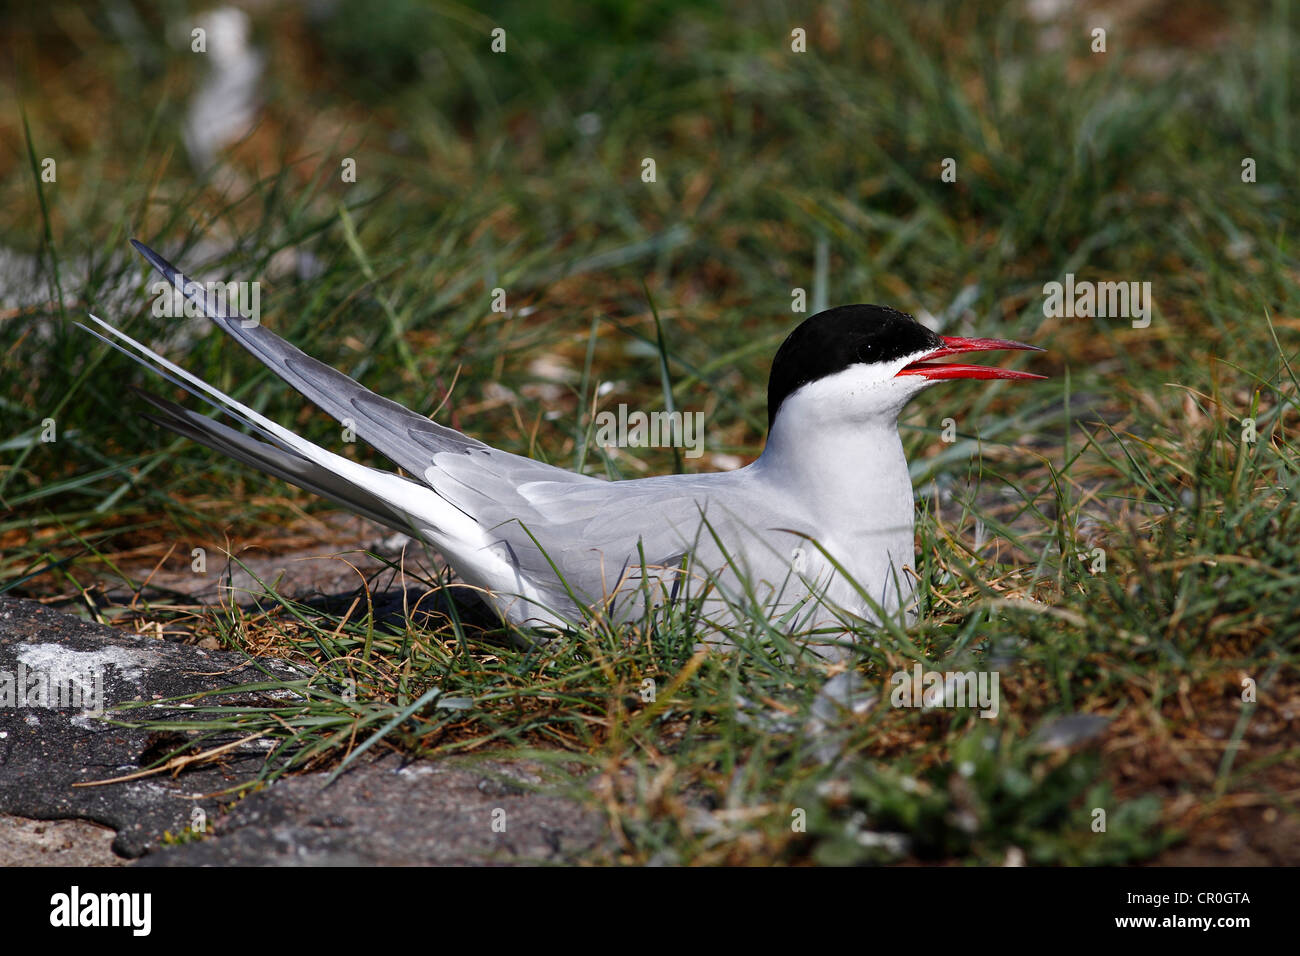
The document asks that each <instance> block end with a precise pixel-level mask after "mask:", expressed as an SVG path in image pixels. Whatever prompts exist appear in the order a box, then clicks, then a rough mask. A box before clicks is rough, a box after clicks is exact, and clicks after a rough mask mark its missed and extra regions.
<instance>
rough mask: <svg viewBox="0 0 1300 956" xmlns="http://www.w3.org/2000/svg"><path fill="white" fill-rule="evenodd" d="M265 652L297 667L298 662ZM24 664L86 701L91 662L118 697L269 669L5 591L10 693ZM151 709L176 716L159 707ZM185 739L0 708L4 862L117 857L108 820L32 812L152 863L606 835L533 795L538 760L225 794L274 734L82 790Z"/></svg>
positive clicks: (472, 853) (572, 840)
mask: <svg viewBox="0 0 1300 956" xmlns="http://www.w3.org/2000/svg"><path fill="white" fill-rule="evenodd" d="M262 663H263V665H264V666H266V665H267V664H268V662H266V661H263V662H262ZM269 664H270V665H271V666H273V667H275V668H276V669H277V670H278V671H279V672H281V673H283V674H284V676H292V673H293V672H292V670H291V669H290V668H289V667H288V665H286V664H283V663H282V662H269ZM20 667H21V668H23V669H25V670H26V673H27V674H28V675H29V677H28V679H29V680H30V675H31V674H33V673H44V674H49V675H50V676H51V679H52V680H53V681H56V682H59V681H63V682H65V684H66V686H71V684H70V683H67V682H69V681H72V680H76V679H77V678H78V675H82V678H83V682H84V683H86V684H87V685H88V690H89V692H90V698H91V700H90V702H91V703H93V702H94V701H93V698H94V695H95V689H94V686H93V683H92V682H90V681H89V680H88V679H85V678H84V675H86V674H87V672H88V671H90V670H91V669H92V668H94V669H97V671H98V673H99V674H101V675H102V693H103V698H104V701H105V702H106V704H107V706H109V707H112V706H114V705H116V704H120V703H122V702H124V701H132V700H141V701H147V700H155V701H160V700H162V699H164V698H169V697H174V696H179V695H183V694H189V693H193V692H195V691H200V690H213V689H217V688H220V687H226V686H230V685H233V684H237V683H240V682H241V681H252V680H255V679H258V678H260V676H261V674H260V672H259V671H258V670H257V669H256V668H254V667H253V666H252V665H251V664H249V663H248V662H247V661H246V660H245V659H244V658H243V657H242V656H241V655H238V654H235V653H231V652H225V651H205V650H202V649H200V648H198V647H194V646H191V645H187V644H181V643H177V642H173V641H167V640H162V639H159V638H157V637H152V636H144V635H136V634H131V633H129V632H124V631H121V630H115V629H112V628H108V627H104V626H101V625H98V624H94V623H91V622H88V621H83V620H81V619H79V618H75V617H71V616H69V615H65V614H61V613H59V612H57V611H54V610H52V609H50V608H46V607H44V606H42V605H40V604H36V603H33V602H30V601H21V600H14V599H8V598H0V684H2V682H3V681H4V680H5V679H6V673H7V674H8V680H9V681H10V689H11V693H12V690H13V688H14V686H15V685H16V678H17V676H18V675H19V673H21V670H20ZM38 683H39V682H38ZM20 703H21V702H20ZM82 703H85V701H82ZM145 712H146V713H148V714H150V716H156V717H161V716H165V715H167V714H168V713H179V711H177V710H176V708H175V706H174V705H165V704H161V703H159V704H157V705H155V706H154V707H149V708H146V709H145ZM176 743H177V742H176V741H173V740H170V739H167V738H165V737H161V736H160V735H159V734H157V733H156V732H151V731H150V730H148V729H132V728H124V727H118V726H114V725H112V724H111V723H107V722H105V721H104V720H101V719H97V718H96V717H94V716H93V715H92V714H90V713H88V712H87V711H85V710H84V709H83V708H82V707H80V706H75V707H46V706H4V707H3V708H0V826H4V827H8V828H9V830H10V831H12V832H14V833H22V834H26V835H27V837H29V838H25V839H22V840H17V839H15V840H0V865H12V864H16V863H20V862H24V863H32V862H35V861H36V860H38V859H39V860H45V861H47V862H50V863H55V864H75V865H93V864H100V865H102V864H104V863H107V862H111V861H109V860H107V859H105V857H104V855H103V852H102V847H99V848H98V849H97V847H96V844H97V843H98V844H102V843H103V842H104V834H103V831H102V830H100V829H99V828H97V827H87V828H81V829H78V828H73V827H70V826H59V827H56V828H54V829H53V830H52V829H50V828H48V827H46V828H44V829H41V828H40V827H39V826H38V825H37V823H36V822H35V821H61V820H81V821H91V822H92V823H95V824H100V825H102V826H106V827H110V828H112V829H113V830H115V831H116V837H115V838H114V839H113V841H112V850H113V853H115V854H116V855H117V856H118V857H126V858H138V857H143V860H142V862H144V863H145V864H147V865H201V864H222V865H236V864H243V865H266V864H290V865H301V864H307V865H311V864H434V863H455V864H466V863H477V862H498V863H500V862H542V861H553V862H561V861H565V862H571V861H573V860H575V859H577V858H578V857H579V856H581V855H582V854H584V853H586V852H589V851H592V850H593V849H596V848H598V847H599V846H601V845H602V844H603V843H604V841H605V840H606V839H607V834H608V829H607V827H606V826H605V825H604V821H603V819H602V817H601V815H600V814H598V813H595V812H593V811H591V810H589V809H587V808H586V807H584V805H583V804H581V803H579V802H577V801H574V800H570V799H566V798H563V797H560V796H554V795H547V794H545V793H543V792H538V790H537V789H536V785H537V784H538V783H539V781H538V778H536V777H535V776H533V775H532V774H531V773H530V771H529V769H528V768H525V767H523V766H522V765H515V764H506V763H500V762H496V763H484V764H476V765H473V766H465V765H456V766H453V765H452V764H450V763H448V762H446V761H416V762H409V763H406V764H405V765H403V763H402V762H401V761H399V760H398V759H397V758H396V757H394V756H391V755H390V756H387V757H377V758H375V759H373V760H371V761H369V762H368V763H363V764H361V765H360V766H358V767H356V768H355V769H353V770H350V771H349V772H348V773H346V774H344V775H343V776H342V777H341V778H340V779H338V780H337V781H336V782H335V783H334V784H332V785H330V786H325V778H324V776H323V775H320V774H307V775H302V776H297V777H285V778H280V779H279V780H277V781H275V782H274V783H272V784H270V785H269V786H267V787H265V788H264V789H262V790H259V791H256V792H253V793H252V794H251V795H249V796H246V797H244V798H243V799H242V800H239V799H237V797H236V796H234V795H232V794H231V793H230V792H226V793H224V794H222V795H220V796H217V795H216V794H217V793H218V792H219V791H230V790H231V788H232V787H237V786H238V785H239V784H241V783H245V782H248V781H250V780H252V779H253V778H254V777H255V776H256V774H257V771H258V769H259V768H260V767H261V765H262V760H263V756H264V752H265V746H266V745H265V742H263V741H255V742H253V743H252V744H247V745H244V746H242V747H240V748H239V749H236V750H234V751H232V752H231V753H230V754H229V755H228V757H227V759H225V760H223V761H222V762H220V763H216V764H208V765H204V766H201V767H196V768H194V769H190V770H186V771H185V772H183V773H181V774H180V775H179V776H178V777H176V778H172V777H171V776H170V775H168V774H157V775H154V776H150V777H146V778H144V779H139V780H132V781H127V782H122V783H113V784H109V785H106V786H94V787H74V786H73V784H76V783H86V782H91V781H97V780H106V779H109V778H113V777H119V776H123V775H127V774H130V773H134V772H138V771H140V770H141V769H142V766H143V765H144V764H147V763H149V762H150V761H151V760H153V759H155V758H156V756H158V755H160V754H161V753H166V752H168V751H169V750H170V749H172V748H173V747H175V746H176ZM212 745H213V743H212V742H210V741H209V742H205V744H204V746H205V747H207V746H212ZM259 745H261V746H259ZM196 818H198V819H201V820H202V822H203V824H204V831H205V833H206V835H205V836H203V837H202V838H199V839H194V838H193V830H192V827H191V823H192V821H194V820H195V819H196ZM38 829H41V832H39V833H37V832H36V831H37V830H38ZM168 833H170V834H172V838H171V839H167V838H166V837H165V835H166V834H168ZM177 838H179V839H180V841H181V842H179V843H177Z"/></svg>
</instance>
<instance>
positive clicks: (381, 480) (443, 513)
mask: <svg viewBox="0 0 1300 956" xmlns="http://www.w3.org/2000/svg"><path fill="white" fill-rule="evenodd" d="M90 320H91V321H92V322H94V323H95V324H96V325H97V326H99V328H100V329H101V330H102V333H101V332H99V331H96V330H95V329H92V328H89V327H87V326H84V325H83V326H81V328H83V329H85V330H86V331H87V332H89V333H90V334H92V335H94V336H95V337H96V338H98V339H100V340H101V341H103V342H106V343H107V344H109V345H111V346H112V347H113V348H115V349H117V350H118V351H120V352H122V353H124V354H125V355H127V356H129V357H130V358H131V359H133V360H134V361H136V362H139V363H140V364H141V365H143V366H145V367H146V368H148V369H149V370H150V371H152V372H154V373H155V374H157V375H159V376H161V377H162V378H165V379H167V380H168V381H170V382H172V383H173V384H175V385H178V386H180V387H181V388H183V389H185V390H186V391H187V392H189V393H190V394H191V395H194V396H196V397H198V398H201V399H202V400H204V401H206V402H208V403H209V404H210V405H212V406H214V407H215V408H217V409H218V410H220V411H221V412H223V413H225V414H227V415H229V416H230V417H232V418H234V419H236V420H237V421H240V422H242V423H243V424H245V425H247V426H248V427H250V428H252V429H253V430H254V431H255V432H256V433H257V435H258V436H259V438H260V439H263V440H260V441H259V440H258V439H254V438H250V437H248V436H246V435H243V434H241V433H240V432H237V431H235V430H234V429H232V428H229V427H227V426H225V425H222V424H221V423H219V422H216V421H214V420H212V419H210V418H207V417H205V416H202V415H197V414H195V413H193V412H188V411H186V410H185V409H182V408H180V406H177V405H174V404H172V403H171V402H168V401H166V400H165V399H161V398H157V397H156V396H152V395H150V396H148V399H149V402H150V404H151V405H152V406H153V407H154V408H155V409H156V411H157V413H156V414H155V415H154V416H153V418H154V420H155V421H158V422H159V423H160V424H163V425H165V426H166V427H168V428H171V429H173V430H175V431H178V432H180V433H181V434H183V435H186V436H187V437H190V438H194V439H195V440H196V441H199V442H201V443H202V444H204V445H207V446H208V447H210V448H214V449H216V450H218V451H220V452H222V453H223V454H229V455H231V456H232V457H233V458H236V459H237V460H239V461H243V462H247V463H248V464H250V465H253V466H254V467H255V468H258V469H260V470H262V471H265V472H267V473H268V474H271V475H274V476H276V477H280V478H284V479H285V480H287V481H290V482H292V483H294V484H297V485H299V486H301V487H303V488H305V489H307V490H308V491H312V492H314V493H316V494H320V495H322V496H323V497H325V498H328V499H330V500H332V501H335V502H337V503H338V504H340V505H342V506H344V507H345V508H349V509H352V510H354V511H357V513H359V514H362V515H365V516H366V517H373V518H375V520H377V521H380V522H381V523H383V524H385V525H388V526H390V527H394V528H397V529H399V530H402V531H410V530H412V529H413V528H414V529H415V530H417V531H418V532H421V533H422V535H423V533H427V532H433V533H435V534H445V535H447V536H449V538H450V539H453V540H462V541H465V542H474V541H476V540H477V539H478V538H479V537H481V534H482V531H481V529H480V528H479V526H478V524H477V523H476V522H475V521H474V520H473V519H472V518H470V517H469V516H467V515H466V514H464V513H463V512H462V511H460V510H459V509H457V508H455V507H453V506H452V505H450V504H449V503H448V502H446V501H445V500H444V499H442V498H441V497H439V496H438V494H437V493H436V492H435V491H434V490H433V489H432V488H429V487H428V486H426V485H422V484H419V483H417V482H415V481H412V480H411V479H409V478H404V477H402V476H401V475H396V474H392V473H390V472H386V471H379V470H378V469H375V468H371V467H369V466H367V465H363V464H360V463H359V462H355V461H352V460H351V459H349V458H344V457H343V456H342V455H337V454H335V453H334V452H331V451H328V450H326V449H324V448H322V447H320V446H319V445H316V444H314V443H313V442H310V441H308V440H307V439H305V438H303V437H301V436H299V435H295V434H294V433H293V432H292V431H290V430H289V429H287V428H284V427H283V426H281V425H279V424H277V423H276V422H273V421H272V420H271V419H269V418H267V417H266V416H265V415H262V414H261V413H260V412H257V411H254V410H253V409H252V408H249V407H248V406H247V405H244V404H243V403H241V402H239V401H237V400H235V399H234V398H232V397H231V396H229V395H227V394H226V393H225V392H223V391H221V390H220V389H218V388H215V387H213V386H212V385H209V384H208V383H207V382H205V381H203V380H202V379H201V378H198V377H197V376H195V375H192V374H191V373H189V372H187V371H185V369H183V368H181V367H180V366H178V365H176V364H175V363H173V362H170V361H168V360H167V359H165V358H163V357H162V356H161V355H159V354H158V353H157V352H155V351H154V350H153V349H151V348H149V347H148V346H146V345H143V344H141V343H140V342H138V341H136V340H135V339H133V338H132V337H131V336H129V335H127V334H126V333H125V332H122V331H121V330H120V329H116V328H114V327H113V326H111V325H109V324H108V323H107V322H105V321H103V320H102V319H100V318H98V317H96V316H94V315H91V316H90ZM103 333H106V334H103Z"/></svg>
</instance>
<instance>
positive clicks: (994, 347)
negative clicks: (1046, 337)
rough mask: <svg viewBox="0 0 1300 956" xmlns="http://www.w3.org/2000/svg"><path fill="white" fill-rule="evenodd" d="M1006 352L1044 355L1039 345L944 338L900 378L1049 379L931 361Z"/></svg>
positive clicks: (909, 366) (905, 368) (1025, 373)
mask: <svg viewBox="0 0 1300 956" xmlns="http://www.w3.org/2000/svg"><path fill="white" fill-rule="evenodd" d="M1003 349H1017V350H1019V351H1022V352H1042V351H1045V350H1044V349H1040V348H1039V347H1038V346H1037V345H1026V344H1025V343H1024V342H1012V341H1010V340H1009V339H965V338H962V337H960V336H957V335H945V336H944V337H943V347H942V348H938V349H935V350H934V351H933V352H930V353H928V354H927V355H923V356H921V361H919V362H913V363H912V364H911V365H905V366H904V367H903V368H902V369H901V370H900V371H899V372H898V374H899V375H924V376H925V377H926V378H928V379H933V380H936V381H937V380H938V379H943V378H1010V379H1016V380H1019V381H1028V380H1032V379H1040V378H1047V376H1046V375H1035V374H1034V373H1033V372H1017V371H1015V370H1014V369H1009V368H998V367H997V366H990V365H959V364H953V363H946V362H932V361H930V360H931V359H937V358H943V357H944V356H946V355H961V354H963V353H965V352H994V351H999V350H1003Z"/></svg>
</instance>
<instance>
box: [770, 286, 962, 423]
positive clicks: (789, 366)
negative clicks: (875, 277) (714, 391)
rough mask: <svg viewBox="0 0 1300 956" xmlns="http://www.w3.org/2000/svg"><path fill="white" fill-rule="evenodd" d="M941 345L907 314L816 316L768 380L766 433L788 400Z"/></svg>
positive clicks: (789, 343) (865, 311) (874, 308)
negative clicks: (856, 369) (856, 368)
mask: <svg viewBox="0 0 1300 956" xmlns="http://www.w3.org/2000/svg"><path fill="white" fill-rule="evenodd" d="M942 345H943V339H942V338H941V337H940V336H939V334H938V333H937V332H931V331H930V330H929V329H927V328H926V327H925V326H924V325H922V324H921V323H920V322H918V321H916V319H914V318H912V317H911V316H910V315H908V314H907V313H906V312H899V311H898V310H897V309H891V308H888V307H887V306H883V305H841V306H838V307H836V308H834V309H827V310H826V311H825V312H818V313H817V314H816V315H814V316H810V317H809V318H807V319H805V320H804V321H803V322H802V323H800V324H799V327H798V328H796V329H795V330H794V331H793V332H791V333H790V334H789V335H788V336H786V340H785V341H784V342H782V343H781V347H780V348H779V349H777V350H776V357H775V358H774V359H772V373H771V375H770V376H769V378H768V380H767V428H768V431H771V430H772V422H774V421H776V413H777V410H778V409H779V408H780V407H781V403H782V402H784V401H785V400H786V399H787V398H788V397H789V396H790V395H792V394H794V393H795V392H797V391H798V390H799V389H801V388H803V387H804V386H805V385H807V384H808V383H809V382H815V381H817V380H818V379H819V378H825V377H826V376H827V375H834V374H835V373H836V372H842V371H844V369H846V368H848V367H849V366H850V365H859V364H863V363H866V364H871V363H873V362H892V361H894V360H895V359H900V358H903V357H904V356H905V355H915V354H916V353H917V352H924V351H928V350H930V349H937V348H939V347H941V346H942Z"/></svg>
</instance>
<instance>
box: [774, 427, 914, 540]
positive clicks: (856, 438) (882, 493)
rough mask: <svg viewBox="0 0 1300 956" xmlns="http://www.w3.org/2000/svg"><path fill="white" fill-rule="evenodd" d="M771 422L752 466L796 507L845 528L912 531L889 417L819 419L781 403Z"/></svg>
mask: <svg viewBox="0 0 1300 956" xmlns="http://www.w3.org/2000/svg"><path fill="white" fill-rule="evenodd" d="M789 411H794V412H796V414H793V415H788V414H786V412H787V409H785V408H783V409H782V413H781V414H780V415H778V416H777V420H776V422H774V423H773V426H772V430H771V433H770V434H769V435H768V440H767V446H766V447H765V448H764V449H763V454H762V455H761V456H760V457H759V460H758V461H757V462H755V465H756V467H757V469H758V470H759V471H760V472H761V473H762V474H763V475H764V476H765V477H768V478H770V479H771V480H773V481H774V483H776V484H777V485H778V486H779V487H781V488H782V489H783V490H785V491H787V492H788V494H790V495H791V497H792V498H794V499H795V501H794V502H792V504H795V503H796V502H797V504H798V506H800V507H801V508H802V509H803V510H806V511H807V512H809V513H810V514H811V515H813V516H815V517H816V518H818V519H821V521H824V522H833V523H835V524H830V525H829V526H831V527H835V526H837V524H838V526H839V527H841V528H843V530H844V531H846V532H848V533H855V532H856V533H860V532H862V531H892V532H895V533H897V534H900V535H908V536H910V535H911V533H912V525H913V514H912V500H913V499H912V480H911V477H910V476H909V474H908V470H907V459H906V458H905V457H904V456H903V443H902V441H901V440H900V439H899V437H898V423H897V421H895V420H893V419H890V420H888V421H886V420H884V419H878V420H869V421H866V422H863V421H842V422H835V421H832V422H827V421H825V420H824V419H821V420H819V419H818V418H817V417H816V416H815V415H814V414H811V413H812V412H814V411H815V410H812V409H810V410H809V412H810V414H807V415H803V414H799V413H798V412H800V411H802V409H789Z"/></svg>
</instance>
